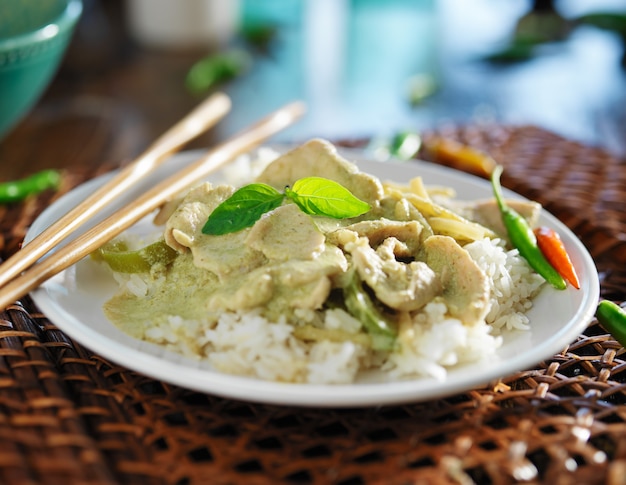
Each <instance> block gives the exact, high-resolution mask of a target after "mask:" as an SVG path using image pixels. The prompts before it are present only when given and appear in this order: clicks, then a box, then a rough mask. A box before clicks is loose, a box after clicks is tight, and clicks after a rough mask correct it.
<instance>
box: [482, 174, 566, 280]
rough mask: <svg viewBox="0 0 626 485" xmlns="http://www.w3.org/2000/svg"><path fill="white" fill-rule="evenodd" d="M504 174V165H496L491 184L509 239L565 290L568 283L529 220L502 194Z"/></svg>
mask: <svg viewBox="0 0 626 485" xmlns="http://www.w3.org/2000/svg"><path fill="white" fill-rule="evenodd" d="M501 174H502V166H501V165H496V167H495V168H494V169H493V172H492V173H491V185H492V186H493V193H494V195H495V197H496V201H497V203H498V207H499V208H500V213H501V214H502V222H503V223H504V227H506V230H507V233H508V235H509V239H510V240H511V243H512V244H513V246H514V247H516V248H517V250H518V251H519V253H520V254H521V255H522V257H523V258H524V259H526V261H528V264H530V266H531V267H532V268H533V269H534V270H535V271H536V272H537V273H539V274H540V275H541V276H543V277H544V279H545V280H546V281H547V282H548V283H550V284H551V285H552V286H554V287H555V288H556V289H557V290H564V289H565V288H566V286H567V283H566V282H565V280H564V279H563V277H562V276H561V275H560V274H559V273H558V271H557V270H556V269H554V267H553V266H552V265H551V264H550V263H549V262H548V260H547V259H546V258H545V256H544V255H543V253H542V252H541V250H540V249H539V246H538V245H537V237H536V236H535V234H534V233H533V229H532V227H530V224H528V221H527V220H526V219H525V218H524V217H523V216H522V215H520V214H519V213H518V212H517V211H515V210H514V209H513V208H511V207H509V206H508V205H507V204H506V202H505V201H504V198H503V196H502V188H501V186H500V175H501Z"/></svg>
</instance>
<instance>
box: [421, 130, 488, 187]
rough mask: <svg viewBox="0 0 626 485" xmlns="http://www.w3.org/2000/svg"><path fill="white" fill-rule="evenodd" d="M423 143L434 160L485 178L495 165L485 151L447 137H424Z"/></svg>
mask: <svg viewBox="0 0 626 485" xmlns="http://www.w3.org/2000/svg"><path fill="white" fill-rule="evenodd" d="M423 145H424V148H425V149H426V151H428V152H429V153H430V154H431V155H432V157H433V158H434V159H435V161H436V162H440V163H443V164H444V165H450V166H452V167H454V168H457V169H459V170H463V171H465V172H470V173H473V174H476V175H480V176H482V177H485V178H487V177H489V174H490V173H491V172H492V171H493V169H494V167H495V165H496V162H495V160H494V159H493V158H492V157H490V156H489V155H488V154H487V153H485V152H483V151H481V150H477V149H476V148H473V147H471V146H468V145H464V144H463V143H459V142H457V141H455V140H451V139H449V138H435V139H425V140H424V141H423Z"/></svg>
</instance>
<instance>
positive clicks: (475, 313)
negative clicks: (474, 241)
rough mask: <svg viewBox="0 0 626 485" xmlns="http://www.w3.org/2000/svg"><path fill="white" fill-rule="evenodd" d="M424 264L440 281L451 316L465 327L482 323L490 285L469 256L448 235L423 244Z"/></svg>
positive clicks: (486, 310)
mask: <svg viewBox="0 0 626 485" xmlns="http://www.w3.org/2000/svg"><path fill="white" fill-rule="evenodd" d="M424 251H425V261H426V264H428V266H429V267H430V268H432V269H433V270H434V271H435V273H437V276H438V277H439V279H440V281H441V285H442V288H443V297H444V301H445V303H446V304H447V306H448V310H449V311H450V314H451V315H452V316H454V317H456V318H458V319H459V320H461V321H462V322H463V323H464V324H466V325H473V324H475V323H479V322H482V321H483V320H484V318H485V316H486V315H487V312H488V311H489V283H488V280H487V276H486V275H485V273H484V272H483V271H482V270H481V269H480V268H479V267H478V265H477V264H476V262H474V260H473V259H472V258H471V257H470V255H469V253H468V252H467V251H466V250H465V249H463V248H462V247H461V246H460V245H459V244H458V243H457V242H456V241H455V240H454V239H453V238H451V237H450V236H432V237H429V238H428V239H426V241H424Z"/></svg>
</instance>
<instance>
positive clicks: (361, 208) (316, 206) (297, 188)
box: [285, 177, 370, 219]
mask: <svg viewBox="0 0 626 485" xmlns="http://www.w3.org/2000/svg"><path fill="white" fill-rule="evenodd" d="M285 193H286V195H287V197H289V198H290V199H291V200H293V201H294V202H295V203H296V204H297V205H298V207H300V209H302V211H303V212H305V213H307V214H310V215H317V216H326V217H332V218H334V219H345V218H348V217H356V216H360V215H361V214H365V213H366V212H367V211H369V210H370V205H369V204H368V203H366V202H363V201H362V200H361V199H359V198H357V197H355V196H354V195H352V192H350V191H349V190H348V189H346V188H345V187H344V186H342V185H341V184H338V183H337V182H334V181H332V180H329V179H326V178H323V177H306V178H303V179H300V180H297V181H296V182H295V183H294V184H293V187H292V188H291V189H289V188H288V189H286V191H285Z"/></svg>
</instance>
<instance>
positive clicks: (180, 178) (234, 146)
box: [0, 102, 305, 309]
mask: <svg viewBox="0 0 626 485" xmlns="http://www.w3.org/2000/svg"><path fill="white" fill-rule="evenodd" d="M304 109H305V108H304V105H303V104H302V103H300V102H295V103H291V104H288V105H286V106H284V107H283V108H281V109H279V110H277V111H275V112H274V113H271V114H270V115H268V116H266V117H265V118H263V119H261V120H260V121H259V122H257V123H256V124H255V125H253V126H251V127H250V128H248V129H246V130H244V131H243V132H241V133H239V134H238V135H235V136H234V137H232V138H230V139H229V140H226V141H225V142H223V143H221V144H220V145H218V146H217V147H215V148H214V149H212V150H210V151H209V152H208V153H207V154H206V155H205V156H204V157H202V158H200V159H199V160H198V161H196V162H194V163H192V164H191V165H189V166H188V167H186V168H184V169H182V170H181V171H179V172H177V173H176V174H174V175H172V176H171V177H168V178H166V179H165V180H163V181H162V182H160V183H158V184H157V185H155V186H154V187H152V188H151V189H149V190H148V191H147V192H145V193H144V194H143V195H141V196H140V197H139V198H137V199H136V200H135V201H134V202H133V203H131V204H129V205H127V206H126V207H123V208H122V209H120V210H118V211H117V212H116V213H115V214H113V215H111V216H109V217H108V218H106V219H105V220H104V221H102V222H100V223H99V224H97V225H96V226H94V227H93V228H92V229H89V230H88V231H86V232H85V233H84V234H82V235H81V236H78V237H77V238H76V239H74V240H73V241H71V242H69V243H68V244H67V245H65V246H63V247H61V248H59V249H58V250H57V251H55V252H53V253H51V254H50V255H49V256H48V257H46V258H45V259H43V260H42V261H41V262H39V263H38V264H37V265H34V266H32V267H31V268H30V269H29V270H27V271H25V272H24V273H23V274H22V275H20V276H18V277H17V278H15V279H13V280H12V281H11V282H10V283H8V284H7V285H6V286H4V287H3V288H1V289H0V309H4V308H6V307H7V306H8V305H9V304H11V303H12V302H14V301H15V300H17V299H18V298H21V297H22V296H24V295H25V294H26V293H28V292H29V291H31V290H33V289H35V288H37V287H38V286H39V285H40V284H42V283H43V282H44V281H46V280H48V279H49V278H51V277H52V276H54V275H56V274H57V273H59V272H61V271H63V270H64V269H66V268H68V267H69V266H71V265H72V264H74V263H76V262H77V261H79V260H80V259H82V258H84V257H85V256H87V255H88V254H89V253H91V252H92V251H94V250H95V249H97V248H98V247H100V246H101V245H102V244H104V243H106V242H107V241H110V240H111V239H112V238H114V237H115V236H117V235H118V234H120V233H121V232H123V231H124V230H126V229H127V228H129V227H130V226H132V225H133V224H134V223H136V222H137V221H139V220H140V219H142V218H143V217H144V216H146V215H147V214H149V213H150V212H152V211H153V210H155V209H157V208H158V207H159V206H161V205H162V204H163V203H164V202H165V201H167V200H169V199H171V198H173V197H174V196H176V195H177V194H179V193H180V192H182V191H183V190H185V189H186V188H189V187H190V186H191V185H193V184H195V183H197V182H198V181H199V180H201V179H203V178H205V177H206V176H207V175H209V174H210V173H212V172H214V171H215V170H217V169H218V168H219V167H221V166H222V165H224V164H225V163H227V162H229V161H231V160H232V159H233V158H235V157H236V156H238V155H240V154H243V153H245V152H247V151H249V150H250V149H251V148H252V147H254V146H256V145H258V144H259V143H261V142H263V141H264V140H265V139H267V138H269V137H270V136H272V135H274V134H275V133H277V132H279V131H280V130H282V129H284V128H286V127H287V126H289V125H290V124H292V123H293V122H294V121H296V120H297V119H298V118H300V117H301V116H302V114H303V113H304Z"/></svg>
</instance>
